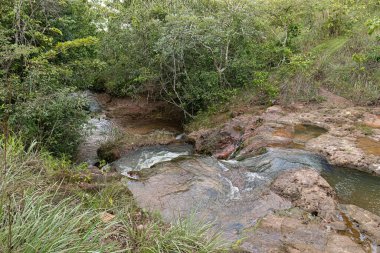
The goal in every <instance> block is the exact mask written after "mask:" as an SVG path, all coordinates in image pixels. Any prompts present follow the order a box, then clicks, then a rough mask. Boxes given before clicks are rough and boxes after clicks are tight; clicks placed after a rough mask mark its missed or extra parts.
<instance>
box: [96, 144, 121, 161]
mask: <svg viewBox="0 0 380 253" xmlns="http://www.w3.org/2000/svg"><path fill="white" fill-rule="evenodd" d="M96 154H97V156H98V158H99V159H100V160H104V161H106V162H107V163H112V162H114V161H116V160H118V159H120V158H121V147H119V146H118V144H114V143H107V144H103V145H101V146H100V147H99V148H98V150H97V151H96Z"/></svg>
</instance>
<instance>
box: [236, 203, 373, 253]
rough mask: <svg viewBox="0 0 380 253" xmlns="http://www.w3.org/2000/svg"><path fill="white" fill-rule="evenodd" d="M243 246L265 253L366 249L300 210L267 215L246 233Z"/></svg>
mask: <svg viewBox="0 0 380 253" xmlns="http://www.w3.org/2000/svg"><path fill="white" fill-rule="evenodd" d="M245 236H246V238H247V239H246V240H245V241H244V242H243V243H242V244H241V248H242V249H244V250H246V251H248V252H254V253H261V252H276V253H277V252H297V253H298V252H299V253H301V252H312V253H322V252H329V253H335V252H342V253H343V252H345V253H348V252H352V253H362V252H363V253H364V252H366V251H365V250H364V249H363V248H362V247H361V245H359V244H357V243H355V242H354V241H353V240H351V239H350V238H349V237H347V236H344V235H339V234H338V233H336V232H335V231H333V230H329V229H328V228H326V226H325V224H323V222H321V221H320V220H318V219H312V218H309V217H308V216H307V214H306V213H304V212H302V211H299V210H297V209H292V210H288V211H287V212H283V213H276V214H269V215H267V216H266V217H264V218H263V219H262V220H261V221H260V223H259V225H258V227H257V228H256V229H255V230H254V231H253V232H247V233H246V234H245Z"/></svg>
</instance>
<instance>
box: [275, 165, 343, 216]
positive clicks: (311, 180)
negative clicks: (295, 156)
mask: <svg viewBox="0 0 380 253" xmlns="http://www.w3.org/2000/svg"><path fill="white" fill-rule="evenodd" d="M271 189H272V190H273V191H274V192H276V193H277V194H278V195H280V196H282V197H284V198H287V199H289V200H290V201H291V202H292V203H293V205H294V206H296V207H300V208H302V209H303V210H305V211H307V212H309V213H311V214H313V215H315V216H319V217H322V218H323V219H325V220H333V219H335V217H336V216H337V201H336V196H335V192H334V190H333V189H332V188H331V186H330V185H329V184H328V183H327V182H326V180H324V179H323V178H322V177H321V176H320V175H319V174H318V172H316V171H315V170H312V169H301V170H297V171H289V172H285V173H283V174H281V175H280V176H279V177H278V178H277V179H276V180H275V181H274V182H273V183H272V185H271Z"/></svg>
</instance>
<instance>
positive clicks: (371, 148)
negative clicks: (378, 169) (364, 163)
mask: <svg viewBox="0 0 380 253" xmlns="http://www.w3.org/2000/svg"><path fill="white" fill-rule="evenodd" d="M356 145H357V146H358V148H361V149H362V150H363V151H364V152H366V153H367V154H371V155H377V156H380V142H379V141H375V140H373V139H371V138H368V137H362V138H358V140H357V142H356Z"/></svg>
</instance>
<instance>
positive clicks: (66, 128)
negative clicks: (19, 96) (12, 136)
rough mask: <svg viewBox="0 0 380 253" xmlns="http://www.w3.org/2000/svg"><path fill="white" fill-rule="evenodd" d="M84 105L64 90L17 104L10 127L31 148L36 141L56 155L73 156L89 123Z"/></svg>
mask: <svg viewBox="0 0 380 253" xmlns="http://www.w3.org/2000/svg"><path fill="white" fill-rule="evenodd" d="M85 105H86V101H85V100H84V99H83V98H81V97H80V96H78V95H75V94H73V93H70V91H69V90H62V91H59V92H56V93H54V94H52V95H45V96H41V97H37V98H34V99H30V100H28V101H26V102H23V103H19V104H17V106H16V107H15V111H14V113H13V114H12V116H11V118H10V126H11V127H12V129H13V131H15V132H16V133H18V134H19V135H21V136H22V137H23V138H24V140H25V141H26V142H27V143H29V144H30V143H32V142H33V141H35V140H36V141H37V143H38V145H39V146H40V147H43V148H46V149H47V150H49V151H50V152H52V153H53V154H55V155H60V154H67V155H73V154H75V151H76V148H77V146H78V144H79V142H80V140H81V132H82V128H83V125H84V123H85V122H86V120H87V114H86V112H85V110H84V107H85Z"/></svg>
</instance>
